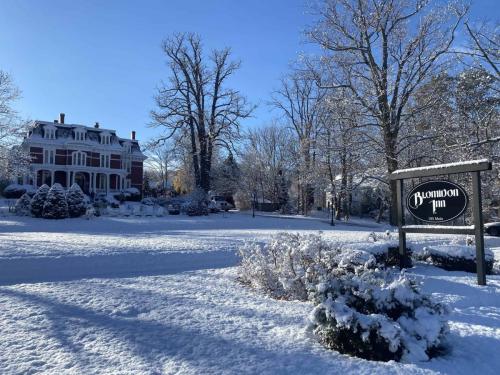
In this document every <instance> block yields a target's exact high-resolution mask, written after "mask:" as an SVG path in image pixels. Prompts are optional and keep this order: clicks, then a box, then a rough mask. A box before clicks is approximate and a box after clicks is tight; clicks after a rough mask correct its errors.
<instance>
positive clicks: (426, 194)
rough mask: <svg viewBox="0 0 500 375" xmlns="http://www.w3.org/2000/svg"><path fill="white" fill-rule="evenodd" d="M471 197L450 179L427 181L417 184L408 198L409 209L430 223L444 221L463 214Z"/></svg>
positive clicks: (415, 215) (414, 214)
mask: <svg viewBox="0 0 500 375" xmlns="http://www.w3.org/2000/svg"><path fill="white" fill-rule="evenodd" d="M468 202H469V198H468V197H467V193H466V192H465V190H464V189H463V188H462V187H461V186H459V185H457V184H455V183H453V182H449V181H427V182H423V183H421V184H419V185H417V186H415V187H414V188H413V189H412V191H410V193H409V194H408V197H407V198H406V206H407V207H408V211H410V213H411V214H412V216H414V217H415V218H417V219H419V220H422V221H425V222H428V223H444V222H446V221H450V220H453V219H455V218H457V217H459V216H460V215H462V214H463V213H464V211H465V209H466V208H467V203H468Z"/></svg>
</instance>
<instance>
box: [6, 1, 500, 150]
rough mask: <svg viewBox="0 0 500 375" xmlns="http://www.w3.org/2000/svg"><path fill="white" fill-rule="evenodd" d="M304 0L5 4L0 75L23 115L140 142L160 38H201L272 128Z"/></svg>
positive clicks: (491, 10) (493, 5)
mask: <svg viewBox="0 0 500 375" xmlns="http://www.w3.org/2000/svg"><path fill="white" fill-rule="evenodd" d="M306 1H307V0H288V1H285V0H281V1H279V0H265V1H261V0H254V1H237V0H233V1H230V0H211V1H209V0H205V1H202V0H191V1H189V0H184V1H179V0H170V1H167V0H164V1H150V0H142V1H135V0H127V1H117V0H116V1H111V0H107V1H103V0H101V1H97V0H85V1H83V0H82V1H75V0H73V1H62V0H46V1H38V0H30V1H28V0H2V1H1V3H0V69H2V70H5V71H7V72H9V73H11V74H12V76H13V77H14V80H15V82H16V84H17V85H18V86H19V87H20V89H21V90H22V92H23V95H22V98H21V100H20V101H19V102H18V103H17V108H18V110H19V111H20V113H21V114H22V115H23V116H24V117H28V118H31V119H40V120H49V121H50V120H53V119H56V118H57V116H58V114H59V112H65V113H66V121H67V122H68V123H79V124H85V125H92V124H93V123H94V122H95V121H99V122H100V123H101V126H102V127H106V128H111V129H116V130H117V131H118V132H119V134H120V135H121V136H124V137H125V136H128V135H129V134H130V131H131V130H137V132H138V138H139V139H141V140H145V139H148V138H150V137H151V136H153V135H154V134H155V133H156V132H157V130H155V129H149V128H147V127H146V125H147V123H148V122H149V121H150V118H149V111H150V110H151V109H152V108H153V107H154V102H153V95H154V93H155V87H156V86H157V84H158V83H159V82H160V80H161V79H165V78H167V76H168V70H167V68H166V66H165V58H164V56H163V54H162V51H161V49H160V43H161V40H162V39H164V38H165V37H167V36H169V35H171V34H172V33H174V32H180V31H193V32H197V33H199V34H200V35H201V37H202V39H203V41H204V44H205V47H206V50H207V51H208V50H209V49H211V48H221V47H225V46H229V47H231V48H232V50H233V54H234V57H235V58H238V59H240V60H242V68H241V70H240V71H239V72H238V73H237V74H236V76H235V77H234V79H233V80H232V86H233V87H234V88H236V89H238V90H240V91H241V92H242V93H243V94H244V95H245V96H247V98H248V99H249V100H250V101H251V102H252V103H254V104H257V105H259V108H258V109H257V110H256V111H255V113H254V118H252V119H248V120H245V121H244V125H245V126H247V127H252V126H257V125H260V124H263V123H266V122H269V121H270V120H271V118H272V116H273V114H272V113H270V111H269V108H268V107H267V106H266V101H267V100H268V99H269V94H270V92H271V91H272V90H273V89H274V88H276V87H277V85H278V79H279V78H280V76H281V75H282V74H283V73H285V72H286V71H287V69H288V67H289V64H290V63H291V62H293V60H294V59H295V58H296V57H297V55H298V54H299V53H300V52H301V51H304V50H309V49H311V48H312V47H311V46H309V45H306V44H304V43H303V41H304V38H303V36H302V30H304V28H305V27H306V26H307V25H308V24H311V22H312V19H311V17H310V16H309V15H308V14H307V6H306V5H307V2H306ZM497 4H498V2H497V1H496V0H476V1H475V2H474V7H473V13H472V17H473V18H478V17H487V18H489V19H492V18H493V19H495V17H496V19H498V14H499V7H500V6H499V5H497Z"/></svg>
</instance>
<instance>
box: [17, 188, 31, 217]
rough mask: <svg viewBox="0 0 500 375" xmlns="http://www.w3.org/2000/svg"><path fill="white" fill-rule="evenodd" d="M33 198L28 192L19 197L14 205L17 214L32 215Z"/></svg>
mask: <svg viewBox="0 0 500 375" xmlns="http://www.w3.org/2000/svg"><path fill="white" fill-rule="evenodd" d="M30 202H31V198H30V196H29V195H28V194H26V193H24V194H23V195H22V196H21V198H19V199H18V200H17V202H16V205H15V206H14V212H15V214H16V215H17V216H31V211H30Z"/></svg>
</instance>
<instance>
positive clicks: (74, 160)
mask: <svg viewBox="0 0 500 375" xmlns="http://www.w3.org/2000/svg"><path fill="white" fill-rule="evenodd" d="M71 164H73V165H87V154H86V153H85V152H82V151H75V152H73V154H72V155H71Z"/></svg>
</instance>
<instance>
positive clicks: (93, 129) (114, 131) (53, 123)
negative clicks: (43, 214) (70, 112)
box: [34, 120, 116, 133]
mask: <svg viewBox="0 0 500 375" xmlns="http://www.w3.org/2000/svg"><path fill="white" fill-rule="evenodd" d="M34 123H35V124H41V125H52V126H55V127H57V128H84V129H87V130H92V131H95V132H110V133H116V130H113V129H103V128H96V127H94V126H85V125H81V124H61V123H59V122H50V121H41V120H35V121H34Z"/></svg>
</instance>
